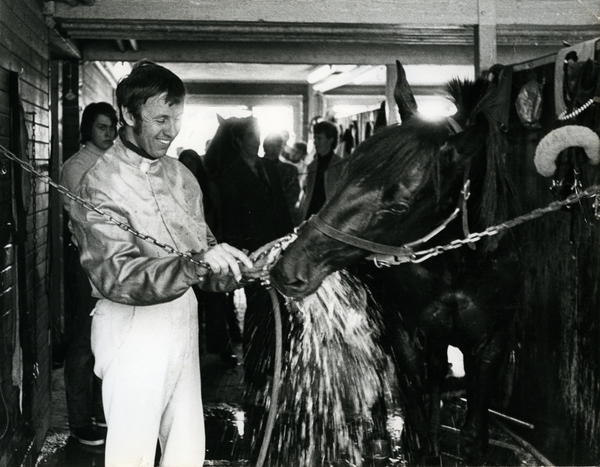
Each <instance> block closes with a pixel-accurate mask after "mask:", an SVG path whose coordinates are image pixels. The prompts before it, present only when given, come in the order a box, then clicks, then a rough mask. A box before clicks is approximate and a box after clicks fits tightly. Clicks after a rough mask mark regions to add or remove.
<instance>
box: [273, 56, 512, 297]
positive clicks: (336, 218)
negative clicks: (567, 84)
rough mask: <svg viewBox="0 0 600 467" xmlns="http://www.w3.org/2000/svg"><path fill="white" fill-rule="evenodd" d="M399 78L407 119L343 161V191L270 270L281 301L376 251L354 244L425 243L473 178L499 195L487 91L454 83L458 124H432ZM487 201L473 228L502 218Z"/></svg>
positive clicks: (477, 186) (486, 86)
mask: <svg viewBox="0 0 600 467" xmlns="http://www.w3.org/2000/svg"><path fill="white" fill-rule="evenodd" d="M398 66H399V68H401V65H400V64H399V63H398ZM399 78H400V80H403V81H404V82H403V83H401V85H400V86H397V88H396V97H397V98H398V97H400V98H401V99H400V102H399V105H400V106H401V110H402V111H403V113H404V115H403V116H406V118H404V119H403V120H404V121H403V124H402V125H400V126H392V127H388V128H386V129H385V130H383V131H381V132H379V133H376V134H375V135H373V136H371V137H370V138H368V139H367V140H365V141H364V142H362V143H361V144H360V145H359V146H358V147H357V148H356V150H355V151H354V152H353V153H352V154H351V155H350V156H349V157H348V158H347V159H345V160H344V163H345V164H346V166H345V168H344V176H343V180H342V183H340V188H339V189H338V190H337V192H336V193H335V194H334V195H333V196H332V197H331V198H330V199H328V200H327V202H326V203H325V205H324V206H323V208H322V209H321V211H320V212H319V213H318V214H317V215H316V216H315V218H313V219H311V220H309V221H308V222H306V223H305V224H304V225H303V226H301V227H300V229H299V230H298V238H297V239H296V240H295V241H294V242H293V243H292V244H291V245H290V246H289V247H288V248H287V250H286V251H285V253H284V254H283V256H282V257H281V258H280V259H279V261H278V262H277V263H276V265H275V266H274V268H273V269H272V270H271V280H272V282H273V284H274V285H275V286H276V287H277V288H278V289H279V290H280V291H281V292H282V293H283V294H285V295H287V296H291V297H295V298H299V297H304V296H306V295H309V294H311V293H312V292H314V291H315V290H316V289H317V288H318V287H319V285H320V284H321V282H322V280H323V279H324V278H325V277H326V276H327V275H329V274H331V273H332V272H334V271H336V270H339V269H342V268H344V267H346V266H348V265H350V264H353V263H356V262H357V261H359V260H362V259H364V258H366V257H367V256H369V255H370V254H371V253H372V252H373V251H376V250H372V249H370V248H369V244H368V243H364V242H354V241H351V239H359V240H361V241H365V240H366V241H367V242H371V243H373V244H378V245H386V246H396V247H398V246H401V245H405V244H407V243H410V242H413V241H415V240H417V239H420V238H422V237H424V236H426V235H427V234H428V233H430V232H431V231H433V230H434V229H436V228H437V227H438V226H439V225H440V223H442V222H443V221H444V220H445V219H447V218H448V217H449V216H451V214H452V212H453V211H454V210H455V209H456V207H457V206H458V204H459V200H460V198H461V191H462V188H463V185H464V183H465V180H466V179H468V178H473V180H471V184H472V186H473V189H474V190H479V191H480V192H481V193H482V194H484V195H485V194H486V193H487V192H491V191H494V190H498V189H499V187H498V184H497V183H492V181H490V180H494V181H496V180H498V179H499V178H500V177H498V175H497V174H496V173H493V174H492V173H490V170H488V169H489V167H491V166H492V164H490V153H492V152H498V151H497V149H498V144H496V143H497V141H496V139H497V138H490V134H491V133H492V129H493V128H496V130H497V127H498V125H497V124H495V123H494V121H493V119H490V118H488V115H487V114H486V111H485V109H486V108H487V107H486V103H485V100H486V99H487V100H488V102H493V99H491V96H490V86H489V83H487V84H486V82H477V83H472V82H463V83H460V82H458V81H456V82H453V83H452V84H451V86H450V87H451V88H452V89H451V90H452V91H453V92H454V99H455V102H456V104H457V107H458V108H459V112H458V118H459V122H456V121H454V120H453V119H446V120H443V121H438V122H430V121H425V120H423V119H421V118H419V117H418V116H416V115H413V114H414V108H415V107H414V105H413V104H412V102H414V98H413V97H412V92H409V91H410V88H409V87H408V84H407V83H406V82H405V81H406V80H405V75H404V74H403V73H402V74H400V73H399ZM473 93H476V94H477V98H472V94H473ZM469 106H470V108H469ZM497 132H498V131H495V132H494V133H497ZM492 143H493V144H492ZM500 159H501V156H496V159H495V161H497V160H500ZM493 165H494V166H495V165H496V164H495V163H494V164H493ZM484 198H485V196H484ZM487 198H490V200H488V201H487V204H489V205H490V206H487V207H486V206H485V202H484V203H483V204H484V206H483V207H479V208H478V210H477V212H476V213H473V215H472V216H477V222H476V221H475V220H473V222H474V225H477V224H479V223H481V222H483V223H489V222H490V219H488V220H484V218H485V216H486V213H488V211H494V215H496V214H495V213H496V211H498V209H497V208H498V207H499V204H498V203H496V202H495V201H494V200H492V198H493V197H492V196H487ZM491 205H493V206H491ZM488 217H490V218H491V217H493V216H491V215H489V216H488ZM474 219H475V217H474ZM323 226H325V228H322V227H323ZM324 231H326V233H327V232H339V233H341V236H340V235H329V234H324V233H323V232H324ZM340 238H342V239H341V240H340ZM344 239H350V240H349V241H346V240H344Z"/></svg>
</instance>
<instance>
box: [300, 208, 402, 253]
mask: <svg viewBox="0 0 600 467" xmlns="http://www.w3.org/2000/svg"><path fill="white" fill-rule="evenodd" d="M307 223H308V225H310V226H311V227H313V228H314V229H316V230H318V231H319V232H321V233H322V234H324V235H326V236H328V237H331V238H333V239H334V240H338V241H340V242H342V243H345V244H346V245H351V246H355V247H356V248H360V249H362V250H366V251H369V252H371V253H379V254H382V255H391V256H406V255H407V254H412V250H410V247H406V246H400V247H398V246H391V245H383V244H382V243H375V242H371V241H369V240H364V239H362V238H358V237H355V236H354V235H350V234H347V233H345V232H342V231H341V230H337V229H335V228H333V227H331V226H330V225H328V224H326V223H325V222H324V221H322V220H321V219H320V218H319V217H318V216H316V215H315V216H312V217H311V218H310V219H309V220H308V222H307Z"/></svg>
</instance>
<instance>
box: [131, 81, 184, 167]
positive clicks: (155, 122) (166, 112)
mask: <svg viewBox="0 0 600 467" xmlns="http://www.w3.org/2000/svg"><path fill="white" fill-rule="evenodd" d="M165 98H166V93H163V94H159V95H158V96H153V97H151V98H149V99H148V100H147V101H146V103H145V104H143V105H142V106H141V108H140V114H141V118H139V119H136V118H134V117H133V115H131V113H129V111H128V110H127V109H123V116H124V118H125V123H127V125H129V126H132V127H133V138H134V141H132V142H133V143H135V144H136V145H137V146H138V147H139V148H141V149H143V150H144V151H146V152H147V153H148V154H149V155H150V156H151V157H153V158H155V159H159V158H161V157H163V156H164V155H165V154H167V149H169V146H170V145H171V143H172V142H173V140H174V139H175V137H176V136H177V135H178V134H179V130H180V129H181V117H182V115H183V102H182V103H180V104H173V105H169V104H167V102H166V100H165Z"/></svg>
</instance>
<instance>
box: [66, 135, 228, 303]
mask: <svg viewBox="0 0 600 467" xmlns="http://www.w3.org/2000/svg"><path fill="white" fill-rule="evenodd" d="M76 194H77V195H78V196H80V197H82V198H83V199H85V200H87V201H89V202H90V203H91V204H93V205H94V206H96V207H97V208H99V209H100V210H101V211H103V212H105V213H107V214H109V215H110V216H112V217H114V218H115V219H118V220H119V221H121V222H125V223H127V224H129V225H130V226H131V227H132V228H133V229H135V230H136V231H138V232H141V233H143V234H148V235H151V236H152V237H154V238H155V239H156V240H158V241H159V242H162V243H165V244H168V245H170V246H172V247H174V248H175V249H176V250H179V251H181V252H190V251H194V252H200V251H203V250H205V249H207V248H208V246H209V244H211V243H214V237H213V236H212V233H211V232H210V230H209V229H208V227H207V225H206V222H205V220H204V213H203V210H202V203H201V199H202V192H201V191H200V189H199V186H198V182H197V181H196V179H195V178H194V176H193V175H192V174H191V172H190V171H189V170H188V169H187V168H186V167H185V166H184V165H183V164H181V163H180V162H179V161H178V160H176V159H174V158H171V157H168V156H164V157H162V158H160V159H155V160H150V159H147V158H144V157H142V156H141V155H139V154H137V153H135V152H134V151H132V150H130V149H128V148H126V147H125V146H124V145H123V143H122V142H121V140H120V139H119V138H117V140H116V141H115V144H114V145H113V146H112V147H111V148H110V149H109V150H108V151H106V152H105V153H104V154H103V155H102V156H101V157H100V158H99V159H98V161H97V162H96V164H95V165H94V166H93V167H92V168H90V169H89V170H88V171H87V173H86V174H85V176H84V177H83V179H82V180H81V182H80V184H79V186H78V188H77V190H76ZM71 221H72V224H73V232H74V234H75V236H76V237H77V242H78V245H79V248H80V255H81V256H80V259H81V264H82V266H83V268H84V269H85V270H86V272H87V274H88V277H89V278H90V281H91V283H92V289H93V292H92V295H93V296H95V297H98V298H106V299H108V300H111V301H113V302H117V303H122V304H126V305H153V304H158V303H165V302H168V301H171V300H174V299H175V298H178V297H180V296H181V295H183V294H184V293H185V292H186V291H187V290H188V289H189V288H190V286H191V285H193V284H196V283H198V276H197V275H196V266H195V265H194V264H192V263H190V262H188V261H186V260H183V259H181V258H180V257H178V256H177V255H175V254H172V253H168V252H166V251H165V250H163V249H161V248H160V247H158V246H156V245H154V244H151V243H149V242H147V241H144V240H142V239H140V238H138V237H136V236H134V235H133V234H132V233H130V232H127V231H125V230H123V229H121V228H120V227H118V226H117V225H115V224H114V223H113V222H111V221H109V220H107V219H105V218H104V217H103V216H101V215H100V214H98V213H96V212H94V211H90V210H88V209H86V208H84V207H83V206H81V205H80V204H77V203H74V204H72V205H71ZM203 284H205V285H203V286H202V288H205V289H208V290H214V289H215V287H216V288H218V286H217V285H215V284H211V281H210V280H208V281H203Z"/></svg>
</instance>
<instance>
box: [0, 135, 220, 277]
mask: <svg viewBox="0 0 600 467" xmlns="http://www.w3.org/2000/svg"><path fill="white" fill-rule="evenodd" d="M0 153H1V154H2V155H4V156H6V157H7V158H8V159H10V160H11V161H13V162H16V163H17V164H19V165H20V166H21V167H22V168H23V169H24V170H26V171H28V172H30V173H31V174H33V175H34V176H35V177H37V178H39V179H40V180H43V181H45V182H47V183H48V184H49V185H50V186H52V187H54V188H55V189H56V190H57V191H58V192H59V193H61V194H63V195H64V196H66V197H67V198H69V199H71V200H73V201H75V202H76V203H78V204H80V205H82V206H83V207H84V208H86V209H88V210H89V211H94V212H95V213H97V214H99V215H100V216H102V217H103V218H104V219H106V220H107V221H109V222H112V223H113V224H115V225H117V226H118V227H119V228H121V229H122V230H124V231H125V232H128V233H130V234H132V235H134V236H136V237H137V238H139V239H141V240H144V241H146V242H148V243H151V244H153V245H155V246H157V247H159V248H161V249H162V250H164V251H166V252H168V253H171V254H175V255H177V256H179V257H180V258H181V259H183V260H185V261H189V262H190V263H194V264H196V265H198V266H202V267H204V268H206V269H210V265H209V264H208V263H207V262H205V261H198V260H196V259H194V258H192V256H190V255H189V254H187V253H183V252H181V251H179V250H177V249H175V248H174V247H172V246H171V245H168V244H166V243H162V242H160V241H158V240H157V239H155V238H154V237H152V236H151V235H147V234H144V233H141V232H138V231H137V230H135V229H134V228H133V227H131V226H130V225H129V224H127V223H126V222H122V221H120V220H118V219H115V218H114V217H113V216H111V215H110V214H108V213H106V212H104V211H102V210H100V209H98V208H97V207H96V206H94V205H93V204H91V203H89V202H88V201H86V200H84V199H83V198H80V197H79V196H77V195H75V194H73V193H71V192H70V191H69V190H68V189H67V188H65V187H64V186H62V185H60V184H58V183H56V182H54V181H53V180H52V179H51V178H50V177H48V176H47V175H44V174H42V173H40V172H38V171H37V170H35V168H34V167H33V166H32V165H31V164H30V163H28V162H25V161H22V160H21V159H19V158H18V157H17V156H15V155H14V154H13V153H12V152H10V151H9V150H8V149H6V148H5V147H4V146H2V145H0Z"/></svg>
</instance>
